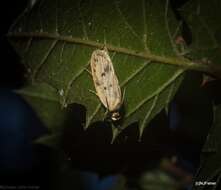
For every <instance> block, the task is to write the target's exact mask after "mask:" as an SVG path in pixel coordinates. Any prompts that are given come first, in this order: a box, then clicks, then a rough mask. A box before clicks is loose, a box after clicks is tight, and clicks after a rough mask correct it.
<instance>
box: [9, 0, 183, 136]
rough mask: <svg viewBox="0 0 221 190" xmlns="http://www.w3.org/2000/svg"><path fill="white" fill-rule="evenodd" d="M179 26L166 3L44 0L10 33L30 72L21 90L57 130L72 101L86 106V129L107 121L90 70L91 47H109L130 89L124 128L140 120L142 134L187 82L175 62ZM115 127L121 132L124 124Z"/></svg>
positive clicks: (120, 74) (126, 97) (27, 12)
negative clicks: (183, 79) (93, 124)
mask: <svg viewBox="0 0 221 190" xmlns="http://www.w3.org/2000/svg"><path fill="white" fill-rule="evenodd" d="M162 2H164V3H162ZM177 31H179V26H178V24H177V22H176V20H175V17H174V15H173V13H172V12H171V9H170V7H169V5H168V1H161V0H157V1H156V0H155V1H151V0H149V1H145V0H143V1H138V2H137V1H133V0H130V1H128V0H127V1H126V0H121V1H116V0H115V1H102V0H94V1H92V0H91V1H84V0H76V1H71V0H62V1H61V0H56V1H52V0H41V1H38V2H37V3H36V4H35V5H34V6H33V7H32V8H31V9H26V11H24V12H23V13H22V15H21V16H20V17H19V18H18V19H17V20H16V22H15V23H14V24H13V25H12V26H11V29H10V31H9V33H8V37H9V40H10V42H11V43H12V44H13V46H14V48H15V50H16V51H17V52H18V54H19V55H20V56H21V58H22V61H23V63H24V65H25V67H26V68H27V72H28V78H27V85H26V87H24V88H23V89H22V90H21V93H22V95H23V96H24V97H25V98H26V99H28V102H29V103H30V104H31V105H32V106H33V108H34V109H35V110H36V112H37V113H38V115H39V117H40V118H41V119H42V120H43V122H44V123H45V124H46V125H47V126H48V127H49V128H50V129H53V128H59V130H60V129H62V127H64V125H65V122H64V121H65V120H66V117H67V115H70V113H72V111H66V110H67V109H68V108H69V107H70V106H71V105H72V104H74V103H77V104H81V105H83V106H85V108H86V122H85V128H87V127H88V126H91V124H92V123H94V122H96V121H100V120H103V119H104V117H105V111H106V110H105V109H104V107H103V106H102V105H101V103H100V101H99V99H98V97H96V96H95V95H94V94H92V93H90V92H89V90H94V85H93V82H92V78H91V76H90V75H89V73H88V72H86V70H85V69H86V68H87V67H88V66H89V60H90V56H91V53H92V52H93V51H94V50H95V49H99V48H103V47H104V46H106V48H107V49H108V51H109V54H110V56H111V58H112V62H113V64H114V68H115V71H116V73H117V76H118V78H119V81H120V85H121V89H122V91H123V90H124V89H125V97H124V106H123V110H124V114H123V115H122V118H123V121H122V123H121V129H124V128H126V127H127V126H128V125H130V124H132V123H134V122H139V123H140V127H139V129H140V136H141V135H142V132H143V130H144V128H145V127H146V126H147V124H148V123H149V122H150V120H151V119H152V118H153V117H154V116H155V115H156V114H157V113H159V112H160V111H161V110H162V109H163V108H164V107H165V106H166V105H167V104H168V103H169V102H170V100H171V99H172V98H173V96H174V94H175V92H176V90H177V89H178V87H179V85H180V83H181V81H182V78H183V72H184V69H182V68H179V67H176V66H174V65H169V64H173V63H169V62H170V60H173V61H174V62H177V61H179V60H183V59H182V58H181V57H179V56H177V51H176V47H175V45H174V38H175V37H176V35H177V34H178V32H177ZM173 61H172V62H173ZM58 126H59V127H58ZM113 129H114V134H115V136H117V134H119V132H120V130H118V129H116V128H113ZM53 130H54V129H53Z"/></svg>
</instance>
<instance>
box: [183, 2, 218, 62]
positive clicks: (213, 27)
mask: <svg viewBox="0 0 221 190" xmlns="http://www.w3.org/2000/svg"><path fill="white" fill-rule="evenodd" d="M220 9H221V2H220V1H217V0H211V1H200V0H197V1H193V0H191V1H189V2H188V3H186V5H185V6H183V8H182V9H181V14H182V15H183V17H184V19H185V21H186V22H187V24H188V27H189V28H190V30H191V33H192V42H191V44H190V46H189V53H188V56H189V57H191V58H192V59H195V60H198V61H199V62H201V63H203V64H210V63H214V64H219V65H220V59H221V54H220V51H221V23H220V17H221V12H220Z"/></svg>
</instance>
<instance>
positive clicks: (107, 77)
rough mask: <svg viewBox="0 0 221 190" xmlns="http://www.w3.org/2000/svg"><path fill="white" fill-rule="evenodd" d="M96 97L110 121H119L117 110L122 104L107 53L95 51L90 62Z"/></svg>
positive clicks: (118, 87)
mask: <svg viewBox="0 0 221 190" xmlns="http://www.w3.org/2000/svg"><path fill="white" fill-rule="evenodd" d="M90 66H91V73H92V77H93V81H94V86H95V89H96V95H97V96H98V97H99V99H100V101H101V102H102V104H103V105H104V106H105V107H106V108H107V110H108V111H109V113H110V115H111V116H110V117H111V119H112V121H117V120H119V119H120V113H119V109H120V107H121V105H122V103H123V101H122V96H121V89H120V86H119V82H118V79H117V76H116V74H115V71H114V67H113V63H112V61H111V59H110V56H109V55H108V51H107V50H106V49H104V50H95V51H93V53H92V55H91V60H90Z"/></svg>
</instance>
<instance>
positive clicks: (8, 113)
mask: <svg viewBox="0 0 221 190" xmlns="http://www.w3.org/2000/svg"><path fill="white" fill-rule="evenodd" d="M183 2H185V1H172V5H173V8H174V9H175V8H177V7H179V6H180V5H182V3H183ZM26 3H27V1H25V0H19V1H4V2H1V7H0V8H1V11H0V14H1V17H0V18H1V37H0V47H1V51H0V53H1V59H0V60H1V68H0V185H26V186H27V185H37V186H39V187H41V188H42V189H43V188H49V184H51V182H52V181H51V180H52V176H55V177H58V176H59V175H60V169H61V168H62V167H64V168H65V167H68V168H71V170H73V171H74V173H73V172H72V175H71V176H72V177H73V176H74V177H75V181H78V182H76V183H78V184H75V185H76V186H78V187H77V188H78V189H83V186H85V184H87V183H88V184H92V183H93V184H94V187H95V189H96V183H100V181H99V179H98V178H97V176H100V177H101V179H107V176H109V177H110V176H111V177H112V178H108V180H109V181H108V180H107V181H106V182H105V183H106V184H105V185H111V183H113V181H114V180H115V178H114V176H115V174H118V173H121V174H124V175H125V176H127V177H128V179H129V182H130V183H131V186H133V185H136V182H134V181H136V180H135V179H137V177H139V175H140V174H141V173H142V172H143V171H145V170H148V169H151V168H154V167H156V166H157V165H158V164H159V162H160V160H161V159H162V158H171V157H173V156H176V157H177V159H178V164H177V165H178V167H180V168H182V169H183V170H184V171H185V172H187V173H189V174H190V175H192V176H193V175H194V173H195V171H196V169H197V167H198V166H199V159H200V151H201V148H202V146H203V144H204V141H205V139H206V136H207V133H208V130H209V127H210V125H211V123H212V106H211V105H212V102H214V100H215V102H216V103H217V102H219V99H218V97H219V94H218V92H216V89H217V87H218V84H220V83H218V82H211V83H209V84H208V85H206V86H204V87H203V88H202V87H201V86H200V84H201V81H202V75H201V74H200V73H195V72H189V73H188V74H187V77H186V79H185V81H184V82H183V85H182V86H181V88H180V90H179V92H178V93H177V95H176V97H175V99H174V101H173V102H172V104H171V106H170V109H169V111H170V112H169V113H170V114H169V118H168V117H166V114H165V112H162V113H160V114H159V115H158V116H157V117H156V118H155V119H154V120H153V121H152V122H151V124H150V126H149V127H148V128H146V130H145V131H144V135H143V138H142V141H141V142H138V141H137V139H138V138H137V137H138V130H137V126H136V125H134V126H130V127H128V129H126V130H125V131H124V132H123V133H122V135H120V137H119V138H118V139H117V140H116V143H115V144H114V145H110V144H109V142H110V138H111V131H110V129H107V128H105V126H103V124H97V126H96V127H94V128H92V129H89V130H88V131H87V132H85V131H83V129H82V128H81V126H80V124H79V127H78V128H77V127H76V128H75V129H73V128H70V129H69V128H68V129H66V131H64V135H65V138H64V139H63V141H62V145H61V146H62V150H63V151H62V152H58V151H57V150H55V149H51V148H49V147H46V146H43V145H36V144H33V143H32V141H33V140H34V139H36V138H37V137H39V136H40V135H42V134H46V133H48V131H47V130H46V128H45V127H44V126H43V125H42V123H41V122H40V121H39V120H38V118H37V116H36V115H35V113H34V111H33V110H32V109H31V108H30V107H29V105H27V103H26V102H25V101H24V100H23V99H22V97H20V96H19V95H17V94H16V93H14V90H15V89H19V88H21V87H22V85H23V84H24V82H25V78H24V73H25V70H24V67H23V66H22V64H21V63H20V59H19V57H18V56H17V55H16V54H15V52H14V50H13V48H12V47H11V46H10V44H9V43H8V41H7V37H6V34H7V31H8V29H9V27H10V25H11V24H12V22H13V21H14V19H15V18H16V17H17V16H18V15H19V14H20V13H21V12H22V11H23V10H24V8H25V7H26ZM177 17H178V18H180V16H179V15H178V14H177ZM185 35H186V36H187V38H188V39H187V40H189V41H190V42H191V35H190V32H189V31H188V28H187V30H186V32H185ZM190 84H191V85H190ZM187 94H188V96H187ZM204 116H205V117H204ZM73 119H74V118H73ZM74 122H76V123H78V122H79V120H77V119H75V120H74ZM101 125H102V126H103V127H101ZM73 142H74V143H75V144H73ZM85 172H86V173H85ZM63 178H66V179H61V180H63V182H65V180H66V181H67V180H68V179H69V180H72V179H71V178H70V176H69V174H66V175H65V176H63ZM91 181H93V182H91ZM82 183H84V185H82ZM105 185H103V186H105ZM91 186H92V185H91ZM100 187H101V186H100ZM86 189H88V190H89V187H87V188H86ZM91 189H92V188H91ZM97 189H98V188H97ZM101 189H102V188H101Z"/></svg>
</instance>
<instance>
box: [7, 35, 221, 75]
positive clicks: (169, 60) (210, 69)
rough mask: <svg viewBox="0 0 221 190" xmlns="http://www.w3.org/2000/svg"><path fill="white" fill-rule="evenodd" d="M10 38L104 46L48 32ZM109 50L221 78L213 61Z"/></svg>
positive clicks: (219, 68) (111, 48)
mask: <svg viewBox="0 0 221 190" xmlns="http://www.w3.org/2000/svg"><path fill="white" fill-rule="evenodd" d="M7 36H8V37H10V38H17V37H23V38H29V37H30V38H46V39H54V40H57V41H64V42H67V43H75V44H81V45H86V46H91V47H96V48H103V47H104V44H103V43H100V42H95V41H92V40H88V39H87V40H84V39H81V38H76V37H73V36H62V35H59V34H56V33H55V34H52V33H47V32H19V33H8V34H7ZM105 46H106V48H107V49H108V51H113V52H118V53H123V54H127V55H131V56H136V57H140V58H143V59H148V60H151V61H154V62H160V63H162V64H169V65H175V66H179V67H182V68H183V69H184V70H195V71H201V72H205V73H207V74H210V75H213V76H214V77H217V78H221V66H219V65H216V64H212V63H203V62H194V61H191V60H189V59H186V58H184V57H164V56H160V55H155V54H152V53H150V52H137V51H135V50H131V49H127V48H124V47H116V46H113V45H110V44H105Z"/></svg>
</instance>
